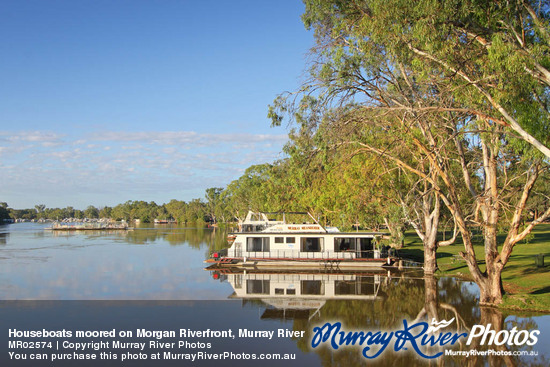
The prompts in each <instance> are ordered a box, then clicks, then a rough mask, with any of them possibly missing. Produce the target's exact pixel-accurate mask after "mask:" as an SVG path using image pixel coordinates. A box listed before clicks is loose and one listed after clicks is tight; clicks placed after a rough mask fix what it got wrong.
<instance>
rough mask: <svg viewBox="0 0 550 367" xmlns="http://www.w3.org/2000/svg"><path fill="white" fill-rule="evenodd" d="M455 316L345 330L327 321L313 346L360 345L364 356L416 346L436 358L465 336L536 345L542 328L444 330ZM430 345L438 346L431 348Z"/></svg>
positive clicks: (491, 343)
mask: <svg viewBox="0 0 550 367" xmlns="http://www.w3.org/2000/svg"><path fill="white" fill-rule="evenodd" d="M454 320H455V319H454V318H453V319H451V320H449V321H446V320H442V321H439V322H438V321H436V320H435V319H433V320H432V322H431V324H428V323H427V322H416V323H411V324H409V322H407V320H403V328H402V329H400V330H393V331H346V330H342V324H341V323H340V322H334V323H330V322H327V323H326V324H324V325H323V326H317V327H314V328H313V338H312V340H311V346H312V348H317V347H318V346H320V345H321V344H328V345H329V346H330V347H331V348H333V349H334V350H337V349H339V348H341V347H345V346H359V347H361V348H362V351H361V353H362V355H363V357H365V358H368V359H373V358H376V357H378V356H380V355H381V354H382V353H383V352H384V351H385V350H386V349H388V348H391V347H393V350H394V351H395V352H399V351H401V350H411V349H412V350H413V351H414V352H416V353H417V354H418V355H419V356H420V357H423V358H427V359H433V358H438V357H440V356H441V355H443V351H442V350H441V349H442V347H446V348H450V347H452V346H453V345H455V344H456V343H457V342H459V340H460V339H466V345H471V344H472V343H474V342H475V345H476V346H502V345H505V344H506V345H509V346H512V345H515V346H522V345H529V346H532V345H535V344H536V343H537V341H538V335H539V334H540V331H539V330H532V331H528V330H517V328H516V327H514V328H513V329H512V330H500V331H496V330H493V328H492V325H491V324H487V325H474V326H473V327H472V328H471V330H470V331H469V333H458V332H445V331H444V330H443V329H445V328H447V327H448V326H450V325H451V324H452V323H453V322H454ZM430 348H432V349H435V351H434V350H432V351H430Z"/></svg>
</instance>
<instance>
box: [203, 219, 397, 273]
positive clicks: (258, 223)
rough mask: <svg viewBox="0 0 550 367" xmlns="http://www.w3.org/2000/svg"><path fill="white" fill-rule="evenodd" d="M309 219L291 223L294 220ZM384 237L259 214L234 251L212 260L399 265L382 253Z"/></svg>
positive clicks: (244, 227)
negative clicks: (381, 246) (381, 240)
mask: <svg viewBox="0 0 550 367" xmlns="http://www.w3.org/2000/svg"><path fill="white" fill-rule="evenodd" d="M297 215H298V216H301V217H302V218H304V217H305V216H308V219H307V220H306V221H301V222H299V223H289V222H288V221H287V218H288V217H289V216H297ZM385 235H387V233H381V232H340V231H339V230H338V229H337V228H335V227H323V226H322V225H321V224H319V222H318V221H317V220H315V218H314V217H313V216H311V215H310V214H309V213H296V212H292V213H253V212H249V213H248V215H247V216H246V219H245V220H244V221H243V222H241V223H239V231H238V232H235V233H231V234H230V236H232V237H233V238H234V240H233V242H232V244H231V246H230V247H229V248H228V249H225V250H222V251H220V252H216V253H214V254H212V257H211V258H209V259H208V260H206V262H207V263H211V264H212V266H214V267H242V268H259V267H264V268H273V269H285V268H297V267H299V268H325V269H326V268H339V269H348V270H352V269H363V268H366V267H367V268H368V267H381V266H384V265H390V264H392V263H393V261H394V260H395V259H394V258H393V257H392V256H390V255H389V254H388V251H387V249H386V248H380V246H379V242H380V239H381V238H382V237H383V236H385Z"/></svg>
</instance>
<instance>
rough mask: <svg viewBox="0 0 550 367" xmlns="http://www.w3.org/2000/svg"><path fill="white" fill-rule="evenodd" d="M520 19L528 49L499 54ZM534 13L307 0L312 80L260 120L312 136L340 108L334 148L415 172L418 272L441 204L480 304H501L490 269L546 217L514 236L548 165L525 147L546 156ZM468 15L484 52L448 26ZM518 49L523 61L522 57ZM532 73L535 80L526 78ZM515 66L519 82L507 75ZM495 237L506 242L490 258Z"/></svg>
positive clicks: (480, 5)
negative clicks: (477, 243)
mask: <svg viewBox="0 0 550 367" xmlns="http://www.w3.org/2000/svg"><path fill="white" fill-rule="evenodd" d="M487 4H489V5H487ZM502 4H505V3H502ZM506 4H508V3H506ZM455 13H457V14H458V15H457V16H456V17H455V16H454V15H453V14H455ZM524 13H525V14H527V15H526V18H525V19H531V20H532V21H531V22H529V21H527V22H526V23H529V24H531V25H530V26H527V32H526V34H527V36H525V39H527V38H529V39H530V42H531V43H532V44H533V46H532V47H531V48H529V47H526V48H524V49H510V48H509V47H508V48H506V47H504V46H502V47H500V46H499V45H502V44H505V45H508V46H510V42H509V41H510V38H511V37H515V36H516V33H517V30H516V28H514V27H516V26H517V25H518V23H517V20H518V19H520V18H521V15H522V14H524ZM487 14H488V15H487ZM535 15H536V14H535ZM535 15H533V13H532V12H531V11H530V10H529V3H527V2H517V3H514V4H513V5H511V6H510V8H508V7H506V6H502V5H500V3H499V4H497V5H493V3H492V2H476V1H472V2H466V3H464V2H453V1H450V2H435V3H434V2H432V1H418V2H409V1H403V0H392V1H390V2H387V1H380V0H373V1H360V2H341V1H336V0H335V1H320V0H308V1H306V12H305V14H304V16H303V20H304V23H305V24H306V27H311V28H314V29H315V35H316V39H317V45H316V47H315V48H314V49H313V54H314V55H315V56H316V57H317V59H316V60H315V61H314V62H313V63H312V67H311V69H310V71H311V79H310V80H309V81H307V82H306V83H305V85H304V88H303V89H302V93H301V95H302V96H303V98H301V99H298V98H297V97H293V96H287V98H286V99H285V98H280V99H278V100H276V102H275V105H274V106H273V107H272V108H271V109H270V112H269V115H270V117H271V118H272V119H273V122H274V123H275V124H280V123H281V116H282V114H285V113H286V114H288V115H290V116H291V117H292V118H293V119H294V120H295V121H296V123H297V124H298V126H301V128H302V129H303V130H305V131H310V132H312V131H315V129H316V128H317V127H318V123H319V122H320V121H322V117H320V116H322V115H323V114H326V113H327V111H334V110H335V109H341V108H342V106H344V107H346V108H347V110H346V109H344V113H340V118H338V119H335V121H338V125H337V126H338V127H339V128H341V127H345V126H351V127H352V128H348V129H345V130H343V131H348V132H350V134H349V135H348V136H347V138H346V141H345V144H354V145H355V146H356V147H357V148H356V149H357V150H358V151H360V150H361V149H362V150H363V151H364V152H369V153H371V154H377V155H378V156H379V157H381V158H384V159H386V160H389V161H391V162H393V164H395V165H396V166H397V167H399V168H400V169H401V170H403V171H407V172H409V174H414V175H415V176H416V177H417V180H412V181H411V182H412V183H413V186H412V187H411V188H414V187H415V186H416V187H417V188H420V190H417V193H418V194H421V195H422V196H423V198H430V197H431V199H430V201H428V202H426V201H425V200H424V201H423V204H422V205H424V206H425V207H426V209H427V210H423V211H420V213H421V216H422V217H423V219H424V223H425V224H426V225H427V227H426V229H425V230H427V229H429V236H424V240H423V242H424V247H425V257H426V259H425V260H426V263H425V270H426V268H427V269H428V271H429V269H430V268H431V269H432V270H433V264H432V261H431V260H433V259H434V258H435V250H436V249H437V246H438V241H437V238H436V237H437V229H438V226H439V218H440V216H441V202H442V203H444V205H445V207H446V208H447V209H448V211H449V212H450V213H451V215H452V217H453V220H454V221H455V224H456V226H457V228H458V230H459V231H460V234H461V237H462V241H463V244H464V248H465V252H464V253H463V257H464V259H465V260H466V262H467V264H468V267H469V270H470V272H471V274H472V276H473V278H474V279H475V281H476V282H477V283H478V285H479V286H480V290H481V302H484V303H499V302H501V301H502V282H501V272H502V269H503V268H504V266H505V265H506V263H507V261H508V259H509V256H510V254H511V251H512V249H513V246H514V245H515V244H516V243H517V242H518V241H520V240H522V239H523V238H525V236H527V235H528V234H529V233H530V231H531V230H532V228H533V227H534V226H535V225H537V224H538V223H540V222H541V221H542V220H544V219H545V218H547V217H548V216H550V206H547V207H546V208H545V209H544V213H543V214H542V215H541V216H540V217H539V218H538V219H536V220H534V221H532V222H530V223H528V224H526V225H525V227H523V228H521V221H522V218H524V217H525V216H524V214H525V210H526V203H527V201H528V199H529V197H530V196H531V190H532V188H533V185H534V184H535V182H536V180H537V178H538V177H539V176H540V175H541V174H543V172H544V171H545V170H547V168H548V167H547V162H545V161H544V160H542V159H541V157H540V156H538V155H537V152H536V150H534V149H533V148H532V147H535V148H536V149H537V150H539V151H540V152H542V153H543V154H546V158H548V157H549V155H548V154H547V147H545V146H544V144H542V143H540V139H541V137H543V138H544V139H547V138H548V136H550V134H548V131H549V129H550V125H549V123H548V109H547V108H546V106H547V103H546V100H547V95H548V93H547V87H548V85H545V83H544V82H543V81H541V80H539V79H541V78H542V76H541V75H542V74H544V70H545V67H544V65H546V63H547V62H546V59H545V58H546V57H547V56H545V55H546V53H545V52H542V53H541V56H540V57H539V56H537V55H535V54H536V53H537V52H539V51H541V50H545V49H546V46H545V44H544V42H545V41H544V34H543V33H544V30H545V27H546V23H545V21H543V22H542V23H540V22H539V20H540V19H543V20H544V19H546V18H544V17H543V18H540V17H539V18H536V16H535ZM472 16H473V17H474V19H473V21H472V23H474V24H475V26H480V25H483V27H485V28H484V31H486V32H489V33H488V34H490V35H491V37H492V42H493V43H492V46H484V47H479V44H480V42H479V40H478V39H477V38H476V35H477V34H479V33H478V32H476V33H471V32H470V33H468V32H464V31H463V30H461V29H460V27H457V26H456V25H457V24H459V25H461V26H463V27H466V29H468V28H467V27H469V26H470V24H467V20H468V19H469V17H472ZM507 17H508V18H507ZM529 17H530V18H529ZM455 19H458V21H455ZM510 22H512V23H510ZM537 22H539V23H537ZM462 23H464V24H462ZM509 24H513V27H509ZM502 25H504V26H502ZM520 25H521V24H520ZM474 28H475V27H474ZM517 34H521V33H517ZM538 34H540V36H537V35H538ZM541 40H542V41H541ZM499 42H500V44H499ZM506 42H508V43H506ZM525 44H527V43H525ZM472 45H474V46H472ZM493 46H494V47H493ZM504 49H508V50H513V51H514V53H513V56H514V57H517V59H514V60H512V61H511V62H510V64H506V62H503V60H502V55H503V54H504V53H503V51H502V50H504ZM516 51H517V52H516ZM522 52H527V53H529V52H532V53H533V55H531V56H525V57H523V58H521V57H520V55H521V54H522ZM499 55H500V57H499ZM511 65H512V66H511ZM537 65H539V66H541V68H539V67H538V66H537ZM531 67H534V68H535V69H536V70H539V72H540V73H542V74H541V75H538V76H537V75H535V74H536V72H533V70H535V69H533V68H531ZM518 68H520V69H521V70H522V71H521V73H515V74H514V73H513V70H514V69H518ZM524 70H527V71H526V72H525V73H524V72H523V71H524ZM529 70H530V71H529ZM289 97H290V102H289ZM510 111H513V113H512V112H510ZM518 121H519V122H518ZM361 126H366V127H368V128H366V129H365V130H366V131H368V132H369V134H372V133H371V132H372V131H376V129H378V130H382V131H385V133H386V134H387V135H391V137H392V138H393V139H385V140H382V141H380V140H372V136H369V134H363V135H358V134H357V131H362V130H361V129H360V127H361ZM332 131H333V132H335V133H337V132H338V130H337V129H333V130H332ZM374 136H376V137H379V136H380V135H379V134H374ZM537 137H538V139H537ZM369 139H370V140H369ZM388 140H390V141H388ZM392 141H393V142H392ZM525 142H528V143H529V144H525ZM388 143H389V144H388ZM403 149H404V150H405V151H406V150H408V151H409V152H411V153H412V160H408V159H407V158H406V157H404V156H403V155H402V150H403ZM512 167H513V168H514V169H511V168H512ZM457 172H459V173H460V174H458V175H457V174H456V173H457ZM513 182H516V183H519V184H520V185H519V190H516V191H513V192H512V191H511V188H512V187H518V186H517V185H516V186H514V185H512V183H513ZM463 193H468V196H469V197H468V198H467V199H465V195H463ZM409 205H410V204H409ZM477 228H482V230H483V244H484V247H485V262H486V269H485V270H484V271H482V270H481V269H480V267H479V264H478V262H477V260H476V254H475V249H474V243H473V238H472V231H473V230H475V229H477ZM498 228H501V229H504V230H505V231H506V233H507V237H506V239H505V241H504V242H503V243H502V244H501V251H500V252H499V243H498V238H497V233H498ZM428 250H429V251H428Z"/></svg>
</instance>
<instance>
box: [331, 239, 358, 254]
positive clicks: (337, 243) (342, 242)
mask: <svg viewBox="0 0 550 367" xmlns="http://www.w3.org/2000/svg"><path fill="white" fill-rule="evenodd" d="M334 251H335V252H342V251H355V238H351V237H336V238H334Z"/></svg>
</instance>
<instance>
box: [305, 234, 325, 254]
mask: <svg viewBox="0 0 550 367" xmlns="http://www.w3.org/2000/svg"><path fill="white" fill-rule="evenodd" d="M322 242H323V239H322V238H319V237H305V238H302V243H301V247H302V252H320V251H321V247H322V245H323V243H322Z"/></svg>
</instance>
